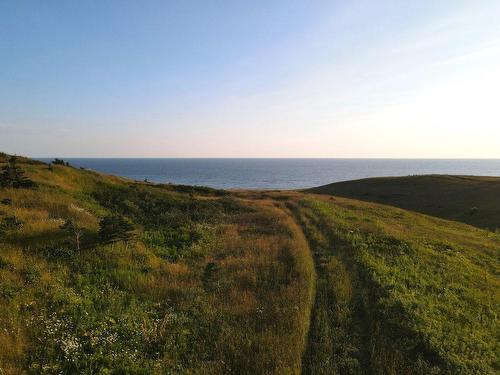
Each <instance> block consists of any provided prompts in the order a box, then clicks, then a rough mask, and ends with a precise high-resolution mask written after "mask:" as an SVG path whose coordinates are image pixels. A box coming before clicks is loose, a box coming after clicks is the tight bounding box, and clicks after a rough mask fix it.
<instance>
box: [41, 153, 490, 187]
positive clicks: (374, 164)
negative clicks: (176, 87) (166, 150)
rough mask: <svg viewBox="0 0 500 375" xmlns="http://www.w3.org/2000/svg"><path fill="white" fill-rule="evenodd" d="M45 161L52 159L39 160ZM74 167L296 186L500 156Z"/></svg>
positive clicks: (452, 169) (477, 166)
mask: <svg viewBox="0 0 500 375" xmlns="http://www.w3.org/2000/svg"><path fill="white" fill-rule="evenodd" d="M40 160H42V161H45V162H48V161H50V160H52V159H40ZM65 160H67V161H69V162H70V163H71V165H73V166H75V167H84V168H88V169H92V170H95V171H99V172H104V173H108V174H113V175H118V176H122V177H127V178H130V179H134V180H141V181H143V180H144V179H147V180H148V181H151V182H159V183H169V182H170V183H174V184H184V185H201V186H210V187H214V188H223V189H301V188H308V187H313V186H319V185H325V184H328V183H331V182H338V181H346V180H354V179H359V178H366V177H379V176H408V175H420V174H459V175H478V176H500V159H177V158H176V159H170V158H169V159H138V158H134V159H128V158H120V159H115V158H103V159H97V158H84V159H82V158H69V159H65Z"/></svg>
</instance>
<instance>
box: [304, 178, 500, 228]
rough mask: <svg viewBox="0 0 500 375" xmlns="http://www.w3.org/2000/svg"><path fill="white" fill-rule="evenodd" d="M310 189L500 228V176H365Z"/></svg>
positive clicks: (320, 192) (485, 226) (319, 192)
mask: <svg viewBox="0 0 500 375" xmlns="http://www.w3.org/2000/svg"><path fill="white" fill-rule="evenodd" d="M309 191H310V192H313V193H318V194H329V195H336V196H340V197H346V198H353V199H359V200H363V201H368V202H377V203H383V204H388V205H392V206H396V207H400V208H404V209H407V210H411V211H417V212H421V213H425V214H428V215H432V216H437V217H440V218H443V219H449V220H456V221H461V222H463V223H466V224H470V225H475V226H478V227H481V228H490V229H498V228H500V198H499V197H500V177H476V176H446V175H429V176H408V177H381V178H367V179H363V180H356V181H346V182H337V183H334V184H330V185H325V186H320V187H317V188H313V189H310V190H309Z"/></svg>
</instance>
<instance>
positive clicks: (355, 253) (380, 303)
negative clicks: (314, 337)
mask: <svg viewBox="0 0 500 375" xmlns="http://www.w3.org/2000/svg"><path fill="white" fill-rule="evenodd" d="M291 205H292V206H293V207H294V210H295V211H296V212H297V214H298V216H299V217H300V218H302V219H301V222H302V225H303V226H304V229H305V232H306V233H307V234H308V237H309V238H312V239H313V241H312V249H313V252H314V253H315V254H316V255H320V257H319V259H318V256H316V263H317V264H318V262H320V267H321V263H323V264H324V266H323V267H322V268H323V271H318V272H319V273H320V274H321V273H322V274H323V278H324V279H325V280H328V278H329V277H330V278H331V277H333V278H334V279H331V280H330V281H327V282H326V283H327V287H328V288H330V289H331V290H332V291H331V292H330V297H328V298H327V299H325V301H326V302H323V303H324V304H325V305H326V310H327V311H328V310H329V311H330V314H332V313H333V315H334V318H330V319H328V320H327V323H328V324H330V326H331V328H335V329H337V330H338V329H340V330H342V331H343V332H347V333H348V334H349V335H350V337H353V338H354V340H352V342H351V346H350V347H349V345H347V344H346V343H345V342H343V341H340V342H339V341H337V342H336V341H335V340H332V341H333V344H329V345H330V347H329V350H330V351H331V352H332V353H335V350H336V351H337V352H339V350H340V352H341V353H342V352H344V353H349V352H347V351H346V350H347V349H349V348H351V352H350V354H349V355H348V356H346V355H343V356H342V355H338V354H337V355H334V354H332V355H330V356H327V359H328V361H326V362H325V360H323V362H322V365H323V366H327V365H330V366H334V367H335V371H332V372H331V373H352V374H358V373H365V372H367V371H368V372H371V373H379V374H430V373H436V374H440V373H444V374H457V373H460V374H494V373H497V371H498V370H499V368H500V367H499V366H500V363H499V362H498V353H499V350H500V347H499V337H498V316H497V312H498V311H499V307H500V293H499V290H500V280H499V278H498V275H499V270H500V269H499V265H500V262H499V261H500V237H498V235H497V234H494V233H491V232H488V231H484V230H480V229H476V228H474V227H470V226H466V225H463V224H459V223H453V222H447V221H444V220H440V219H434V218H430V217H426V216H423V215H418V214H413V213H410V212H407V211H403V210H399V209H395V208H389V207H386V206H378V205H375V204H370V203H361V202H357V201H352V200H348V199H342V198H336V199H335V200H328V199H320V198H306V199H303V198H302V199H301V198H298V201H296V202H294V203H291ZM304 218H305V219H304ZM315 238H316V239H315ZM318 238H319V240H318ZM332 262H333V263H332ZM345 270H347V273H346V272H345ZM351 286H353V287H354V288H352V287H351ZM318 290H319V287H318ZM339 296H340V297H341V298H342V299H343V301H345V300H346V299H347V300H349V299H350V300H351V302H350V303H348V305H347V310H346V309H344V311H343V312H339V311H338V309H339V308H340V307H341V306H342V304H344V305H345V303H344V302H341V303H339V302H337V300H338V299H339ZM346 296H347V298H346ZM349 296H352V297H349ZM339 314H344V316H343V317H342V315H339ZM339 317H340V320H339ZM359 317H361V318H362V319H361V320H358V323H357V324H355V325H354V326H353V325H350V323H351V322H352V321H353V319H354V321H356V319H359ZM314 319H315V320H318V321H319V323H318V324H321V320H322V319H323V318H322V317H321V316H318V315H317V314H316V316H315V317H314ZM314 319H313V326H314ZM335 319H337V320H335ZM360 322H364V324H363V323H360ZM360 335H361V336H360ZM338 337H342V335H337V339H338ZM356 337H361V338H364V339H362V340H356ZM363 345H364V347H363ZM323 350H324V349H323ZM363 353H367V354H368V358H363ZM314 355H315V358H316V360H317V361H321V358H322V356H321V350H320V351H319V353H318V352H316V353H315V354H314V353H313V357H314ZM332 359H333V363H332ZM346 360H347V361H346ZM363 360H366V361H367V362H366V363H367V365H365V366H364V367H363V366H358V364H359V363H363V362H362V361H363ZM346 363H347V364H349V365H350V366H351V367H346ZM317 367H318V368H321V365H318V366H317ZM310 373H323V372H321V371H319V370H318V371H311V372H310Z"/></svg>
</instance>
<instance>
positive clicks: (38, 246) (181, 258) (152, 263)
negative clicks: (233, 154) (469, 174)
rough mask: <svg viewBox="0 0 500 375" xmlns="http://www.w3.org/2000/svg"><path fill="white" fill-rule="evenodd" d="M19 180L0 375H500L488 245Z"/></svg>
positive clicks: (54, 169)
mask: <svg viewBox="0 0 500 375" xmlns="http://www.w3.org/2000/svg"><path fill="white" fill-rule="evenodd" d="M6 160H7V156H6V155H0V167H2V165H4V164H5V162H6ZM18 165H19V166H20V167H21V168H22V169H23V170H24V171H25V172H26V176H27V177H29V179H30V180H32V181H34V182H35V183H36V185H37V186H30V184H24V185H22V186H21V187H17V188H13V187H3V188H0V348H2V350H0V374H23V373H27V374H40V373H42V374H61V373H62V374H75V373H83V374H95V373H100V374H155V373H156V374H231V373H232V374H300V373H302V374H394V375H396V374H398V375H399V374H495V373H498V372H499V371H500V363H499V358H500V347H499V342H500V338H499V335H500V330H499V328H498V327H499V322H498V311H500V278H499V271H500V270H499V265H500V235H499V234H498V233H496V232H494V231H488V230H485V229H480V228H477V227H473V226H469V225H466V224H463V223H459V222H453V221H447V220H443V219H440V218H436V217H431V216H426V215H423V214H420V213H415V212H410V211H407V210H403V209H399V208H396V207H390V206H385V205H380V204H377V203H370V202H362V201H359V200H352V199H348V198H340V197H330V196H328V195H315V194H311V193H305V192H259V191H239V192H226V191H221V190H214V189H209V188H199V187H189V186H174V185H154V184H147V183H142V182H133V181H130V180H125V179H121V178H118V177H113V176H105V175H102V174H98V173H95V172H92V171H87V170H78V169H75V168H72V167H69V166H64V165H52V166H51V167H49V166H48V165H47V164H43V163H39V162H36V161H32V160H29V159H23V158H20V159H19V160H18ZM471 189H472V188H471ZM471 194H472V193H471ZM386 203H387V202H386ZM444 203H446V202H444ZM456 209H457V208H456V207H452V208H450V209H449V210H450V211H449V212H452V211H453V210H456ZM481 210H482V208H481V207H479V208H478V211H477V214H478V215H479V214H480V213H481ZM417 211H418V210H417ZM106 218H108V219H109V218H114V219H113V220H114V221H113V220H111V221H112V222H123V223H126V224H127V225H130V226H131V228H132V229H133V231H129V232H127V233H126V234H125V235H122V236H119V237H116V238H115V239H113V240H109V238H108V237H104V236H103V226H104V224H103V223H104V222H106ZM116 218H119V219H120V220H121V221H120V220H118V221H117V219H116ZM483 219H484V218H483ZM489 220H490V221H489V223H485V224H486V225H484V226H487V227H488V226H492V225H491V223H493V220H495V216H494V215H493V214H492V213H491V215H490V219H489ZM108 221H109V220H108ZM68 222H70V223H71V226H69V228H70V229H71V230H68V224H67V223H68ZM476 225H479V224H478V223H476ZM76 233H79V234H80V237H79V240H78V241H77V237H76V235H75V234H76ZM106 238H108V239H106Z"/></svg>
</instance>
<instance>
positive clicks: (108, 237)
mask: <svg viewBox="0 0 500 375" xmlns="http://www.w3.org/2000/svg"><path fill="white" fill-rule="evenodd" d="M134 237H135V233H134V225H133V224H132V223H131V222H130V221H129V220H127V219H126V218H124V217H123V216H121V215H111V216H106V217H103V218H102V219H101V221H100V222H99V238H100V239H101V241H102V242H103V243H111V244H113V243H115V242H118V241H124V242H125V244H126V247H128V243H129V241H130V240H132V239H133V238H134Z"/></svg>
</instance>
